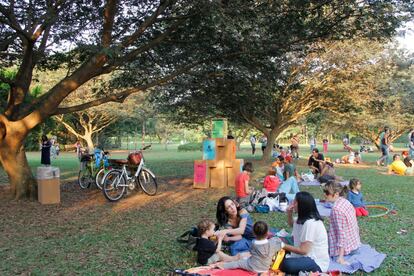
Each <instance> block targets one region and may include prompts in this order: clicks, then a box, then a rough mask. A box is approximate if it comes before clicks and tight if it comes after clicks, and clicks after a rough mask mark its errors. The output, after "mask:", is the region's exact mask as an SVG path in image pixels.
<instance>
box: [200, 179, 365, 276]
mask: <svg viewBox="0 0 414 276" xmlns="http://www.w3.org/2000/svg"><path fill="white" fill-rule="evenodd" d="M323 192H324V194H325V200H326V201H327V202H331V203H332V204H333V206H332V212H331V215H330V217H329V222H330V228H329V231H327V230H326V228H325V226H324V223H323V218H322V217H321V216H320V214H319V212H318V209H317V206H316V202H315V199H314V198H313V196H312V195H311V194H310V193H308V192H297V193H296V194H295V196H294V198H293V199H292V200H291V201H290V205H289V207H288V208H287V211H286V213H287V222H288V224H289V225H290V226H291V227H293V232H292V235H293V241H294V242H293V244H286V243H284V242H282V240H280V239H279V238H277V237H275V233H273V232H272V229H271V228H270V227H269V226H268V224H267V223H266V222H264V221H258V222H256V223H254V221H253V219H252V217H251V216H250V214H249V213H248V212H247V210H246V209H245V208H243V207H242V206H241V205H240V204H239V203H238V202H237V201H236V200H233V199H231V198H230V197H227V196H225V197H222V198H221V199H220V200H219V201H218V203H217V211H216V219H217V225H216V224H215V223H214V222H213V221H209V220H203V221H201V222H200V223H199V225H198V229H199V234H200V235H201V238H200V239H198V241H197V244H196V246H195V250H197V252H198V258H197V260H198V262H199V263H200V264H202V265H212V266H213V267H219V268H224V269H234V268H241V269H244V270H247V271H252V272H257V273H261V272H266V271H268V270H269V268H270V266H271V264H272V258H273V257H274V256H275V254H276V253H277V252H278V251H279V250H280V249H284V250H285V251H286V252H288V254H287V255H286V257H285V258H284V260H283V262H282V263H281V266H280V268H279V269H280V270H281V271H283V272H285V273H288V274H298V273H299V272H300V271H308V272H310V271H313V272H326V271H327V270H328V267H329V262H330V257H335V258H336V261H337V262H338V263H341V264H346V262H345V259H344V256H346V255H348V254H353V253H354V252H355V251H356V250H358V248H359V246H360V244H361V243H360V237H359V227H358V222H357V219H356V215H355V209H354V207H353V205H352V204H351V203H350V202H349V201H348V200H347V199H346V198H345V197H344V196H346V195H345V194H344V192H345V189H344V188H343V187H342V186H341V185H340V184H338V183H337V182H335V181H329V182H328V183H327V184H326V185H325V186H324V187H323ZM294 213H296V214H297V218H295V216H294ZM217 226H218V228H217ZM223 243H225V244H227V245H229V248H230V254H226V253H224V252H223V247H222V245H223Z"/></svg>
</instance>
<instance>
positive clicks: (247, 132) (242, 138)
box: [235, 128, 250, 150]
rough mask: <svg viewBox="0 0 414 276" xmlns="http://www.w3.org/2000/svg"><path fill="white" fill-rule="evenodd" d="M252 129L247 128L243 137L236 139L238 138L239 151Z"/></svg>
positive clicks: (242, 134)
mask: <svg viewBox="0 0 414 276" xmlns="http://www.w3.org/2000/svg"><path fill="white" fill-rule="evenodd" d="M249 131H250V128H246V129H244V130H243V132H242V133H241V136H239V137H235V138H236V146H237V150H240V147H241V143H243V141H244V140H246V137H247V135H248V134H249Z"/></svg>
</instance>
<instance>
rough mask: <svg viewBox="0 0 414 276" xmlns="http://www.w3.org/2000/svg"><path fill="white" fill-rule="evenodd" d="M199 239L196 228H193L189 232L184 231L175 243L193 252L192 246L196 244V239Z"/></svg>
mask: <svg viewBox="0 0 414 276" xmlns="http://www.w3.org/2000/svg"><path fill="white" fill-rule="evenodd" d="M198 238H200V236H199V234H198V228H197V227H195V226H193V227H191V229H190V230H187V231H185V232H184V233H183V234H181V235H180V236H179V237H178V238H177V242H179V243H181V244H183V245H184V246H185V248H187V249H189V250H194V246H195V245H196V243H197V239H198Z"/></svg>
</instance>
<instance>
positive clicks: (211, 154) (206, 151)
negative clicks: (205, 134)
mask: <svg viewBox="0 0 414 276" xmlns="http://www.w3.org/2000/svg"><path fill="white" fill-rule="evenodd" d="M203 160H216V141H215V140H204V141H203Z"/></svg>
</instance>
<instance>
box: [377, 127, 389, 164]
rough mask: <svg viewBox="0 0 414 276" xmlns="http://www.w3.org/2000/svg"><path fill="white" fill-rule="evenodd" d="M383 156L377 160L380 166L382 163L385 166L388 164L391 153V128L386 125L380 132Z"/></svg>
mask: <svg viewBox="0 0 414 276" xmlns="http://www.w3.org/2000/svg"><path fill="white" fill-rule="evenodd" d="M379 140H380V149H381V157H380V158H379V159H378V160H377V165H378V166H380V165H381V164H382V163H383V164H384V166H388V161H389V160H388V159H389V155H390V129H389V127H387V126H386V127H384V130H383V131H382V132H381V133H380V134H379Z"/></svg>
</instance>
